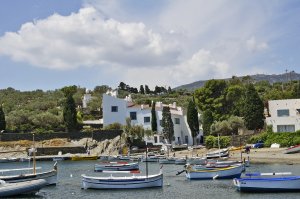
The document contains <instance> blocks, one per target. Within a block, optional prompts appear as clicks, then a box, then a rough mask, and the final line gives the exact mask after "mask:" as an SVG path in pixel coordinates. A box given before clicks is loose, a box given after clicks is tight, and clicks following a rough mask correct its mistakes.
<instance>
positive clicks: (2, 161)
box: [0, 158, 19, 163]
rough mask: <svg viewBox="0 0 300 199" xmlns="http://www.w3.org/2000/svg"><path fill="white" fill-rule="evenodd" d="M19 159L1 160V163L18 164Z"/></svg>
mask: <svg viewBox="0 0 300 199" xmlns="http://www.w3.org/2000/svg"><path fill="white" fill-rule="evenodd" d="M18 160H19V159H18V158H0V163H10V162H17V161H18Z"/></svg>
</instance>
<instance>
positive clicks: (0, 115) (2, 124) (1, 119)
mask: <svg viewBox="0 0 300 199" xmlns="http://www.w3.org/2000/svg"><path fill="white" fill-rule="evenodd" d="M1 130H6V121H5V114H4V112H3V108H2V105H0V131H1Z"/></svg>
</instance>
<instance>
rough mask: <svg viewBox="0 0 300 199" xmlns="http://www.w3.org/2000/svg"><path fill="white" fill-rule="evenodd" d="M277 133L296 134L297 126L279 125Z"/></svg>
mask: <svg viewBox="0 0 300 199" xmlns="http://www.w3.org/2000/svg"><path fill="white" fill-rule="evenodd" d="M277 132H295V125H277Z"/></svg>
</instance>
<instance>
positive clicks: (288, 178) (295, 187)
mask: <svg viewBox="0 0 300 199" xmlns="http://www.w3.org/2000/svg"><path fill="white" fill-rule="evenodd" d="M233 183H234V185H235V187H236V188H237V190H239V191H242V192H286V191H300V176H295V175H292V173H290V172H284V173H252V174H251V173H250V174H245V176H243V177H241V178H235V179H233Z"/></svg>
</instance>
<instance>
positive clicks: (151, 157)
mask: <svg viewBox="0 0 300 199" xmlns="http://www.w3.org/2000/svg"><path fill="white" fill-rule="evenodd" d="M160 158H163V157H159V156H157V155H155V154H153V153H149V154H148V155H146V156H143V157H142V159H141V161H142V162H158V161H159V159H160Z"/></svg>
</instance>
